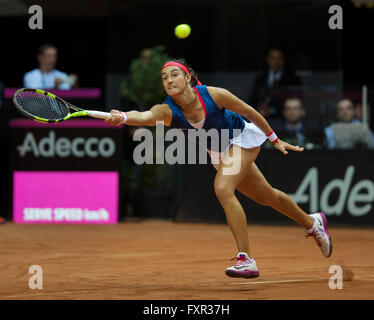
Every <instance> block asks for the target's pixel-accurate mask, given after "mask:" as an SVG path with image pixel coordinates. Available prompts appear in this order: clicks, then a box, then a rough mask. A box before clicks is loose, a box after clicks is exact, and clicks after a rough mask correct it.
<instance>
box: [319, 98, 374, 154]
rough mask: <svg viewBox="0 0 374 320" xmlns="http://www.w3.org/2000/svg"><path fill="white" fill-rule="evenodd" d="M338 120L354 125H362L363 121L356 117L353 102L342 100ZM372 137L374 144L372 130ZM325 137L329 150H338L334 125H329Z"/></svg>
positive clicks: (339, 105) (337, 110)
mask: <svg viewBox="0 0 374 320" xmlns="http://www.w3.org/2000/svg"><path fill="white" fill-rule="evenodd" d="M336 118H337V120H338V123H352V124H360V123H361V121H360V120H358V119H357V117H356V106H355V105H354V103H353V101H352V100H350V99H345V98H344V99H340V100H339V101H338V103H337V105H336ZM370 135H371V138H372V141H373V143H374V134H373V132H372V131H371V130H370ZM325 137H326V145H327V148H328V149H336V148H338V146H337V141H336V136H335V131H334V129H333V127H332V125H329V126H327V127H326V128H325Z"/></svg>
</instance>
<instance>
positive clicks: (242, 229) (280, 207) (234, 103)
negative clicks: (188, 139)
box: [106, 59, 332, 278]
mask: <svg viewBox="0 0 374 320" xmlns="http://www.w3.org/2000/svg"><path fill="white" fill-rule="evenodd" d="M161 79H162V83H163V86H164V88H165V91H166V93H167V95H168V96H167V98H166V100H165V101H164V102H163V103H161V104H157V105H154V106H153V107H152V108H151V109H150V110H148V111H145V112H138V111H130V112H126V113H124V112H120V111H118V110H111V112H110V113H111V115H112V117H111V118H109V119H108V120H106V121H107V122H109V123H110V124H112V125H114V126H116V125H119V124H121V123H126V124H127V125H130V126H154V125H156V121H163V122H164V124H165V125H166V126H171V127H174V128H179V129H181V128H182V129H183V128H185V129H194V128H195V129H204V130H209V129H212V128H216V129H218V130H221V129H229V132H230V137H231V138H230V143H229V147H228V148H227V149H226V151H225V152H221V153H218V154H217V153H216V152H211V150H207V151H208V153H209V154H210V156H211V157H215V156H217V155H218V156H219V159H218V163H219V164H218V165H215V167H216V169H217V174H216V177H215V180H214V190H215V193H216V196H217V198H218V200H219V202H220V204H221V205H222V207H223V210H224V211H225V215H226V219H227V222H228V224H229V226H230V228H231V231H232V233H233V236H234V238H235V240H236V244H237V248H238V254H237V256H236V257H235V258H233V259H232V260H234V259H235V260H236V262H235V264H234V266H231V267H229V268H227V269H226V274H227V275H228V276H230V277H243V278H255V277H258V276H259V271H258V269H257V265H256V262H255V260H254V259H253V257H252V256H251V253H250V250H249V239H248V229H247V220H246V215H245V213H244V210H243V208H242V206H241V204H240V202H239V201H238V199H237V198H236V196H235V193H234V191H235V190H239V191H240V192H241V193H243V194H244V195H246V196H247V197H249V198H251V199H252V200H254V201H255V202H257V203H259V204H261V205H264V206H270V207H272V208H273V209H275V210H277V211H278V212H280V213H282V214H284V215H286V216H288V217H289V218H291V219H292V220H294V221H295V222H296V223H298V224H299V225H300V226H302V227H303V228H305V233H306V237H310V236H311V237H313V238H314V239H315V241H316V243H317V245H318V246H319V247H320V249H321V252H322V254H323V255H324V256H325V257H329V256H330V255H331V252H332V241H331V238H330V236H329V234H328V231H327V221H326V217H325V215H324V214H323V213H322V212H318V213H314V214H309V215H308V214H307V213H305V212H304V211H303V210H302V209H301V208H300V207H299V206H297V205H296V203H295V202H294V201H293V200H292V199H291V198H290V197H289V196H288V195H287V194H285V193H284V192H282V191H280V190H277V189H275V188H272V186H271V185H270V184H269V183H268V182H267V181H266V179H265V178H264V176H263V175H262V173H261V172H260V170H259V169H258V168H257V166H256V164H255V160H256V158H257V156H258V154H259V152H260V146H261V145H262V144H263V143H264V142H265V141H266V139H269V140H270V141H271V142H272V143H273V144H274V146H275V148H277V149H278V150H280V151H281V152H282V153H283V154H285V155H286V154H287V153H288V151H287V150H291V151H297V152H300V151H303V148H302V147H299V146H293V145H291V144H288V143H286V142H284V141H282V140H281V139H279V138H278V137H277V136H276V134H275V133H274V131H273V130H272V129H271V127H270V126H269V124H268V123H267V121H266V120H265V118H263V117H262V115H261V114H260V113H258V112H257V111H256V110H255V109H254V108H252V107H251V106H249V105H248V104H246V103H245V102H244V101H242V100H240V99H239V98H237V97H236V96H235V95H233V94H232V93H230V92H229V91H228V90H226V89H223V88H217V87H207V86H205V85H201V83H200V82H199V80H198V79H197V75H196V73H195V71H194V70H193V69H192V68H191V67H190V66H189V65H188V64H187V63H186V62H185V60H184V59H176V60H172V61H169V62H167V63H166V64H165V65H164V66H163V67H162V70H161ZM242 116H244V117H246V118H248V119H249V120H251V123H249V122H246V121H245V120H244V119H243V117H242ZM234 129H240V132H241V133H240V137H238V136H235V137H234V136H233V134H232V132H233V130H234ZM221 151H222V150H221ZM228 157H231V158H229V159H230V161H232V160H234V162H235V161H236V162H237V163H239V165H240V166H239V168H240V170H239V172H238V173H236V174H224V169H225V167H227V166H232V163H230V161H228V160H229V159H227V158H228ZM225 158H226V159H225ZM212 159H213V158H212ZM227 163H229V164H227ZM227 169H228V168H227ZM226 172H227V170H226Z"/></svg>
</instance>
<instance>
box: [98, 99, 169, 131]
mask: <svg viewBox="0 0 374 320" xmlns="http://www.w3.org/2000/svg"><path fill="white" fill-rule="evenodd" d="M110 114H111V118H109V119H107V120H105V121H106V122H108V123H109V124H111V125H113V126H118V125H120V124H126V125H130V126H155V125H156V121H163V122H164V124H165V125H167V126H169V125H170V122H171V117H172V113H171V110H170V107H169V106H168V105H167V104H156V105H154V106H153V107H152V108H151V109H149V110H147V111H144V112H139V111H136V110H133V111H129V112H121V111H118V110H114V109H113V110H111V111H110Z"/></svg>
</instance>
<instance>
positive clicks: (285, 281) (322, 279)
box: [234, 278, 329, 284]
mask: <svg viewBox="0 0 374 320" xmlns="http://www.w3.org/2000/svg"><path fill="white" fill-rule="evenodd" d="M328 280H329V278H320V279H297V280H296V279H290V280H272V281H256V282H236V283H234V284H268V283H269V284H270V283H288V282H311V281H328Z"/></svg>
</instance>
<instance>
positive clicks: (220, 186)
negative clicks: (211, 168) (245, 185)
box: [214, 145, 260, 256]
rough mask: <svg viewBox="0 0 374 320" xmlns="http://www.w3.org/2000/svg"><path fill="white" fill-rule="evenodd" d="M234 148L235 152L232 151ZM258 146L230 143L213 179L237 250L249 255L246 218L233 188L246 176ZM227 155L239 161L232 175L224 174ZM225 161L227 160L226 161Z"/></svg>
mask: <svg viewBox="0 0 374 320" xmlns="http://www.w3.org/2000/svg"><path fill="white" fill-rule="evenodd" d="M233 148H235V153H233ZM259 151H260V147H256V148H253V149H242V148H240V147H238V146H236V145H231V147H230V149H229V151H228V152H227V153H226V154H225V156H224V159H223V161H221V163H220V166H219V168H218V171H217V174H216V177H215V180H214V190H215V193H216V195H217V198H218V200H219V202H220V203H221V205H222V207H223V210H224V211H225V215H226V220H227V223H228V225H229V226H230V229H231V231H232V233H233V235H234V238H235V240H236V243H237V246H238V250H239V252H246V253H247V254H248V255H249V256H250V251H249V240H248V229H247V218H246V215H245V212H244V210H243V207H242V205H241V204H240V202H239V200H238V199H237V197H236V196H235V189H236V188H237V186H238V185H239V183H240V182H241V181H242V180H243V179H244V178H245V177H246V174H247V170H248V168H249V164H251V163H253V162H254V161H255V159H256V158H257V155H258V153H259ZM228 156H230V157H231V158H232V160H233V161H236V162H237V163H238V162H240V171H239V173H237V174H234V175H228V174H225V172H224V168H226V169H229V168H230V167H231V165H230V164H225V162H226V161H225V158H226V159H227V158H228ZM226 163H227V162H226Z"/></svg>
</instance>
